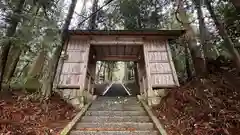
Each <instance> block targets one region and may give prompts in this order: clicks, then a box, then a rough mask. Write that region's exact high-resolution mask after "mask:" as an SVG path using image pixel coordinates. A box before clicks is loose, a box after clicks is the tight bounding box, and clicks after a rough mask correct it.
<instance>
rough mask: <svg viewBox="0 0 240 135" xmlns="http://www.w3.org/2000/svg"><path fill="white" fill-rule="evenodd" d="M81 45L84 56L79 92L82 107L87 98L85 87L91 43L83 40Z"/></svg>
mask: <svg viewBox="0 0 240 135" xmlns="http://www.w3.org/2000/svg"><path fill="white" fill-rule="evenodd" d="M80 43H81V44H80V46H81V52H80V53H82V55H80V56H82V57H83V61H82V63H81V66H82V71H80V72H81V74H82V75H81V77H82V78H81V79H80V89H79V92H78V93H77V95H78V96H79V101H80V107H83V106H84V103H85V100H84V88H85V86H84V85H85V81H86V77H87V68H88V67H87V66H88V58H89V49H90V43H89V41H81V42H80Z"/></svg>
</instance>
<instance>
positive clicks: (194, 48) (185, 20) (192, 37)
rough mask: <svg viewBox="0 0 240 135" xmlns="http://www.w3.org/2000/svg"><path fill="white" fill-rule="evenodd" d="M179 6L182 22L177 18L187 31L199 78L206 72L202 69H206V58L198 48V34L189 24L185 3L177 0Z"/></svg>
mask: <svg viewBox="0 0 240 135" xmlns="http://www.w3.org/2000/svg"><path fill="white" fill-rule="evenodd" d="M177 4H178V9H177V13H179V17H180V19H181V21H180V20H179V18H178V17H177V16H176V17H177V20H178V21H179V22H180V23H181V24H182V26H183V27H184V28H185V29H186V30H187V32H186V34H185V36H184V38H185V40H186V41H187V42H188V47H189V49H190V53H191V57H192V61H193V65H194V69H195V72H196V75H197V76H199V75H202V73H203V71H204V70H203V69H202V68H201V67H206V66H205V62H204V58H203V57H202V53H201V51H200V50H201V46H197V40H196V37H195V36H196V34H195V32H194V30H193V28H192V27H191V25H190V23H189V18H188V16H187V13H186V11H185V9H184V5H183V1H181V0H177Z"/></svg>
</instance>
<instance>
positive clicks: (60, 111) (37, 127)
mask: <svg viewBox="0 0 240 135" xmlns="http://www.w3.org/2000/svg"><path fill="white" fill-rule="evenodd" d="M75 114H76V110H75V109H74V108H73V107H72V106H71V105H69V104H67V103H66V102H64V101H63V100H62V99H60V97H59V96H58V95H54V96H53V97H52V98H51V99H50V100H49V101H48V102H46V103H40V102H39V101H36V100H35V101H34V100H33V99H32V98H30V96H29V95H27V94H24V93H23V92H13V93H11V95H8V96H7V97H6V96H5V97H4V99H0V135H56V134H58V133H59V131H61V130H62V129H63V128H64V127H65V126H66V125H67V123H68V122H69V121H70V120H71V119H72V118H73V117H74V116H75Z"/></svg>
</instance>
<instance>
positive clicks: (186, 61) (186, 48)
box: [184, 45, 192, 79]
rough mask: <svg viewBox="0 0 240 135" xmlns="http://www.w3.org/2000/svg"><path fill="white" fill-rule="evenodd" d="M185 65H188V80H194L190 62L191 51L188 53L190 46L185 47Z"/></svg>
mask: <svg viewBox="0 0 240 135" xmlns="http://www.w3.org/2000/svg"><path fill="white" fill-rule="evenodd" d="M184 52H185V64H186V72H187V79H190V78H192V70H191V67H190V62H189V51H188V46H187V45H185V50H184Z"/></svg>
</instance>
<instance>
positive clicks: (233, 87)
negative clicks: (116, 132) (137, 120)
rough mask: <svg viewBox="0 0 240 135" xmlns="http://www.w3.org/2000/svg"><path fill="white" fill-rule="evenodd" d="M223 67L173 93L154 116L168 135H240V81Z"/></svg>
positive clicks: (232, 70) (229, 70) (234, 71)
mask: <svg viewBox="0 0 240 135" xmlns="http://www.w3.org/2000/svg"><path fill="white" fill-rule="evenodd" d="M238 76H239V75H238V74H237V72H236V70H235V69H232V68H228V67H221V69H220V68H218V70H217V71H216V72H215V73H212V74H210V75H208V76H207V77H206V78H201V79H193V80H192V81H190V82H188V83H186V84H185V85H182V86H181V87H180V88H177V89H173V90H170V92H169V93H168V95H167V96H166V97H165V98H164V99H163V101H162V104H161V105H159V106H157V107H155V108H154V110H155V113H156V114H157V116H158V118H159V119H160V121H161V122H162V124H163V125H164V126H165V129H166V130H167V132H168V134H169V135H240V79H239V77H238Z"/></svg>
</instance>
